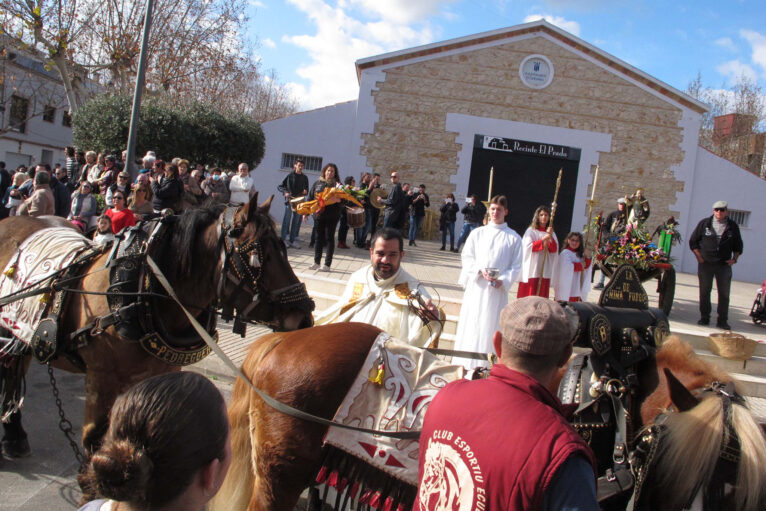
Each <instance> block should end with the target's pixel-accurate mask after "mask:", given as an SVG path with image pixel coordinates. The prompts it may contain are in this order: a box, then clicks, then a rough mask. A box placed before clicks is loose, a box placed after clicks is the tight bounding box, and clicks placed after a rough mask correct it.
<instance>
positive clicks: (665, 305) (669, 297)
mask: <svg viewBox="0 0 766 511" xmlns="http://www.w3.org/2000/svg"><path fill="white" fill-rule="evenodd" d="M659 292H660V297H659V306H660V309H662V312H664V313H665V315H666V316H670V309H672V308H673V298H675V295H676V270H675V268H673V267H671V268H670V269H669V270H665V271H664V272H663V273H662V279H661V280H660V286H659Z"/></svg>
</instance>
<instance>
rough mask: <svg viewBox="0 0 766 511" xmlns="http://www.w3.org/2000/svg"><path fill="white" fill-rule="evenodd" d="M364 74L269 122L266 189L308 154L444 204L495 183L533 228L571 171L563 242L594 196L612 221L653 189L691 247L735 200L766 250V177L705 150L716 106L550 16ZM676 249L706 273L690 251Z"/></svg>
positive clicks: (517, 220) (405, 55) (750, 235)
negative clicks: (763, 222) (313, 106)
mask: <svg viewBox="0 0 766 511" xmlns="http://www.w3.org/2000/svg"><path fill="white" fill-rule="evenodd" d="M356 70H357V75H358V78H359V96H358V98H357V100H355V101H352V102H347V103H341V104H338V105H333V106H329V107H326V108H322V109H318V110H313V111H309V112H303V113H300V114H296V115H293V116H290V117H287V118H284V119H278V120H275V121H270V122H267V123H264V125H263V128H264V132H265V134H266V154H265V156H264V160H263V161H262V162H261V164H260V165H259V167H258V168H257V169H256V171H255V172H256V180H257V182H259V183H262V185H261V189H264V190H266V191H268V193H272V190H275V189H276V186H277V185H278V184H279V182H281V180H282V179H283V178H284V175H285V174H286V173H287V172H289V171H290V165H288V163H289V162H291V161H292V160H291V158H294V157H297V155H300V156H304V157H311V158H312V161H316V162H317V163H319V162H325V163H326V162H330V161H332V162H334V163H336V164H337V165H338V167H339V169H340V174H341V176H343V177H345V176H347V175H353V176H355V177H356V178H357V180H358V179H359V176H360V175H361V173H362V172H364V171H368V172H378V173H380V174H381V176H383V178H384V179H383V182H384V183H387V182H388V175H389V174H390V172H391V171H394V170H396V171H398V172H399V174H400V176H401V178H402V179H401V180H402V182H410V183H412V184H413V185H417V184H421V183H423V184H425V185H426V186H427V191H428V193H429V195H430V196H431V204H432V209H433V210H438V208H439V206H440V205H441V203H442V198H443V197H444V196H445V195H446V194H447V193H454V194H455V196H456V197H457V199H458V201H459V203H461V204H462V202H463V200H464V199H465V198H466V196H467V195H468V194H470V193H476V194H477V195H478V196H479V197H480V198H481V199H482V200H485V199H487V198H488V195H489V189H490V185H491V186H492V194H493V195H495V194H504V195H506V196H507V197H508V199H509V204H510V209H511V212H510V215H509V219H508V223H509V224H510V226H511V227H512V228H514V229H516V230H517V231H522V232H523V229H525V228H526V226H527V225H528V224H529V222H530V220H531V216H532V213H533V212H534V209H535V208H536V207H537V206H538V205H541V204H550V203H551V202H552V200H553V195H554V189H555V184H556V178H557V175H558V174H559V172H561V175H562V182H561V187H560V191H559V195H558V199H557V204H558V209H557V213H556V231H557V234H558V235H559V237H561V236H562V235H565V234H566V232H568V231H570V230H576V231H579V230H583V228H584V226H585V225H586V224H587V223H588V199H589V198H590V197H591V196H592V195H593V197H594V201H595V206H594V211H593V214H594V216H595V214H597V213H598V212H599V211H603V212H604V213H605V214H608V213H609V212H610V211H612V210H614V209H616V201H617V199H618V198H619V197H622V196H624V195H626V194H632V193H633V192H635V190H636V188H638V187H642V188H643V189H644V190H645V195H646V196H647V197H648V198H649V200H650V203H651V208H652V213H651V217H650V219H649V222H648V224H649V226H650V227H651V229H652V230H653V229H654V226H656V225H658V224H659V223H661V222H662V221H664V220H666V219H667V218H668V217H670V216H671V215H672V216H674V217H675V218H676V219H677V220H679V221H680V222H681V232H682V235H683V236H684V239H688V235H689V233H690V232H691V231H692V230H693V229H694V226H695V225H696V223H697V222H698V221H699V220H700V218H701V217H703V216H709V215H710V214H712V211H711V209H710V208H711V205H712V202H714V201H715V200H728V201H729V203H730V207H731V208H732V209H736V210H738V212H737V214H738V218H743V219H745V222H743V223H741V224H740V227H741V228H743V237H744V239H745V246H746V249H745V250H746V253H747V252H748V251H749V248H748V247H753V248H752V250H753V252H752V253H753V254H756V253H758V251H761V252H762V251H763V250H766V236H765V235H766V230H764V232H762V233H760V234H759V233H758V232H757V229H758V227H757V226H755V225H754V222H750V224H749V225H747V219H748V218H749V215H750V213H753V216H754V217H757V215H758V214H759V213H758V212H759V211H760V210H762V196H763V194H764V193H766V182H764V181H763V180H760V179H758V178H757V177H756V176H754V175H753V174H751V173H749V172H747V171H745V170H744V169H739V168H735V167H734V166H732V165H730V164H729V163H728V162H725V161H724V160H723V159H719V158H717V157H711V155H709V154H707V153H706V152H705V151H704V150H701V149H700V147H699V131H700V126H701V122H702V115H703V114H704V113H705V112H706V111H707V109H708V107H707V106H706V105H704V104H702V103H700V102H698V101H697V100H695V99H694V98H691V97H690V96H688V95H686V94H684V93H683V92H681V91H678V90H676V89H674V88H673V87H671V86H669V85H667V84H665V83H663V82H662V81H660V80H658V79H656V78H654V77H652V76H650V75H648V74H646V73H644V72H642V71H640V70H638V69H636V68H634V67H633V66H631V65H630V64H628V63H626V62H624V61H621V60H620V59H618V58H616V57H614V56H612V55H609V54H607V53H605V52H603V51H602V50H600V49H598V48H597V47H595V46H593V45H590V44H589V43H587V42H585V41H583V40H581V39H579V38H577V37H575V36H573V35H572V34H569V33H568V32H566V31H564V30H562V29H560V28H558V27H555V26H553V25H551V24H549V23H547V22H545V21H543V20H540V21H535V22H532V23H527V24H524V25H518V26H515V27H509V28H505V29H500V30H496V31H492V32H485V33H482V34H476V35H470V36H466V37H463V38H458V39H453V40H449V41H445V42H441V43H434V44H430V45H426V46H421V47H416V48H408V49H404V50H401V51H397V52H393V53H387V54H384V55H378V56H373V57H369V58H365V59H361V60H359V61H357V62H356ZM597 168H598V184H597V187H596V190H595V194H594V193H593V189H592V184H593V181H594V177H595V173H596V169H597ZM490 169H492V171H491V172H490ZM309 175H310V179H312V180H313V179H314V178H312V176H311V173H309ZM713 181H715V182H716V183H721V184H720V185H718V186H715V187H714V186H712V185H711V184H710V183H711V182H713ZM461 222H462V215H458V224H461ZM459 227H460V225H458V228H459ZM672 255H673V256H674V257H675V258H676V263H675V264H676V266H677V268H678V269H680V270H681V271H696V262H695V260H694V257H693V256H691V255H690V252H689V251H688V250H686V248H685V247H680V248H678V249H675V250H674V253H673V254H672ZM746 260H747V258H744V259H741V261H743V262H744V261H746ZM737 267H738V268H735V278H743V279H747V280H752V281H760V280H762V278H763V277H762V276H759V275H761V273H760V272H761V270H760V264H759V263H758V262H757V261H756V260H755V259H754V260H753V261H752V265H751V264H749V263H746V264H742V265H740V264H738V265H737ZM759 279H760V280H759Z"/></svg>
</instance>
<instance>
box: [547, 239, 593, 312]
mask: <svg viewBox="0 0 766 511" xmlns="http://www.w3.org/2000/svg"><path fill="white" fill-rule="evenodd" d="M588 252H589V251H587V250H585V244H584V242H583V237H582V234H580V233H579V232H570V233H569V234H567V237H566V239H565V240H564V249H563V250H562V251H561V253H560V254H559V260H558V264H556V266H555V267H554V269H553V277H552V278H551V283H552V284H553V290H554V292H555V294H556V300H561V301H566V302H582V301H583V299H584V298H587V297H588V293H589V292H590V274H591V271H593V268H592V266H591V264H590V263H591V259H590V254H589V253H588Z"/></svg>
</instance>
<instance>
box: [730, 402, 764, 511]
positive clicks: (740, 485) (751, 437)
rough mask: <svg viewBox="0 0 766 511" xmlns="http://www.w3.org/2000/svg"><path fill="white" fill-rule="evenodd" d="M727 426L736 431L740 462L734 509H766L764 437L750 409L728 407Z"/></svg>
mask: <svg viewBox="0 0 766 511" xmlns="http://www.w3.org/2000/svg"><path fill="white" fill-rule="evenodd" d="M731 411H732V414H731V423H732V425H733V427H734V431H736V432H737V436H738V437H739V445H740V449H739V451H740V455H739V456H740V459H739V467H738V470H737V493H736V504H737V509H764V508H766V438H764V434H763V431H762V430H761V428H760V426H759V425H758V423H757V422H756V421H755V419H754V418H753V415H752V413H750V410H748V409H747V408H745V407H744V406H732V407H731Z"/></svg>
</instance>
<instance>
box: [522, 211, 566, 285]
mask: <svg viewBox="0 0 766 511" xmlns="http://www.w3.org/2000/svg"><path fill="white" fill-rule="evenodd" d="M550 220H551V210H550V208H549V207H548V206H538V208H537V209H536V210H535V214H534V215H533V216H532V223H531V224H530V225H529V227H528V228H527V230H526V232H525V233H524V237H523V238H522V240H521V241H522V243H523V249H524V256H523V262H522V264H521V279H519V290H518V293H517V294H516V297H517V298H523V297H525V296H533V295H534V296H542V297H543V298H548V294H549V291H550V286H551V274H552V273H553V268H554V267H555V265H556V259H557V257H556V255H557V254H558V250H559V248H558V239H556V233H555V232H553V227H551V226H550ZM546 252H547V254H546ZM543 254H545V256H543ZM540 271H542V272H543V275H542V282H540V280H541V279H540ZM538 286H539V289H540V290H539V291H538Z"/></svg>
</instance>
